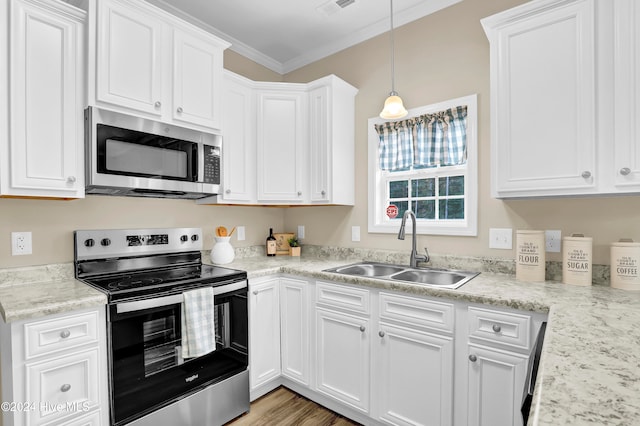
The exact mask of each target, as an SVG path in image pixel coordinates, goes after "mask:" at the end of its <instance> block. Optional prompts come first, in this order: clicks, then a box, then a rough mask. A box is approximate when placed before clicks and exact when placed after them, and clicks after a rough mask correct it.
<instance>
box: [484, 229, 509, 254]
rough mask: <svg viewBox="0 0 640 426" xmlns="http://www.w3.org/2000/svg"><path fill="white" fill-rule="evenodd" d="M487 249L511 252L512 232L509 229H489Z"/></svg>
mask: <svg viewBox="0 0 640 426" xmlns="http://www.w3.org/2000/svg"><path fill="white" fill-rule="evenodd" d="M489 248H493V249H502V250H511V249H512V248H513V230H512V229H511V228H489Z"/></svg>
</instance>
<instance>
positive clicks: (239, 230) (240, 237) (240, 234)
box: [236, 226, 245, 241]
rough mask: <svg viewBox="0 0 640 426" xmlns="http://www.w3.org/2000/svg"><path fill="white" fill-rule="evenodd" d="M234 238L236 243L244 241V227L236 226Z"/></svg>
mask: <svg viewBox="0 0 640 426" xmlns="http://www.w3.org/2000/svg"><path fill="white" fill-rule="evenodd" d="M236 233H237V234H236V238H238V241H244V239H245V233H244V226H238V227H237V228H236Z"/></svg>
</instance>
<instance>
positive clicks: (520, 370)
mask: <svg viewBox="0 0 640 426" xmlns="http://www.w3.org/2000/svg"><path fill="white" fill-rule="evenodd" d="M468 355H469V358H468V359H469V384H468V405H467V408H468V412H467V424H468V425H469V426H472V425H473V426H476V425H477V426H521V425H522V423H523V421H522V413H521V412H520V409H521V407H522V400H523V396H524V386H525V383H526V374H527V365H528V362H529V357H527V356H525V355H520V354H517V353H510V352H504V351H499V350H497V349H495V350H494V349H490V348H486V347H482V346H475V345H472V344H470V345H469V347H468Z"/></svg>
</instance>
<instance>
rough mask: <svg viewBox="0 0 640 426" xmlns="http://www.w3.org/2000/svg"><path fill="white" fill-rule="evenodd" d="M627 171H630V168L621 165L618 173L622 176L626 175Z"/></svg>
mask: <svg viewBox="0 0 640 426" xmlns="http://www.w3.org/2000/svg"><path fill="white" fill-rule="evenodd" d="M629 173H631V169H630V168H628V167H623V168H621V169H620V174H621V175H622V176H626V175H628V174H629Z"/></svg>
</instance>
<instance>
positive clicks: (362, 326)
mask: <svg viewBox="0 0 640 426" xmlns="http://www.w3.org/2000/svg"><path fill="white" fill-rule="evenodd" d="M365 330H366V328H365V327H364V325H361V326H360V331H362V332H363V333H364V331H365Z"/></svg>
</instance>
